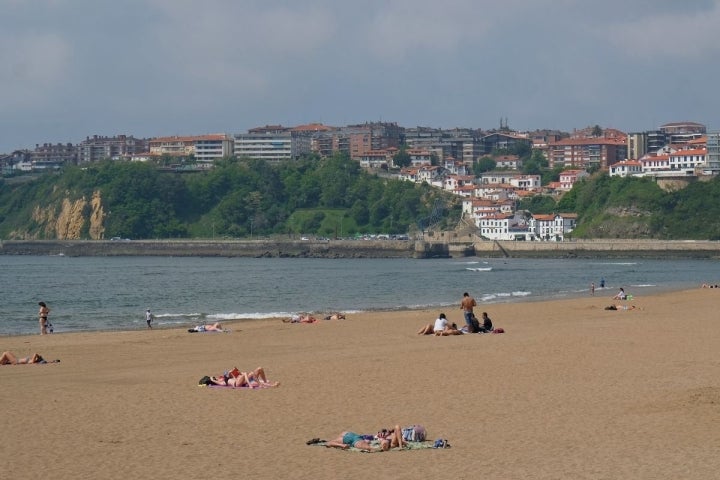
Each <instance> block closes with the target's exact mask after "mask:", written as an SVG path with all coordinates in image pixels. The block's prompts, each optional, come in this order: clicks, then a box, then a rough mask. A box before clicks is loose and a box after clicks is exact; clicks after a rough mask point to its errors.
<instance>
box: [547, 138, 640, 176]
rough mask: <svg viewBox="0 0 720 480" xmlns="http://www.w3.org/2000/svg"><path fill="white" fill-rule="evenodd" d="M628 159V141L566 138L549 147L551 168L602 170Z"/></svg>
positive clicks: (619, 139) (624, 139)
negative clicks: (593, 168)
mask: <svg viewBox="0 0 720 480" xmlns="http://www.w3.org/2000/svg"><path fill="white" fill-rule="evenodd" d="M626 158H627V139H626V137H624V136H623V137H618V138H604V137H603V138H600V137H596V138H565V139H562V140H558V141H557V142H552V143H550V144H549V145H548V161H549V163H550V168H555V167H556V166H558V165H560V166H562V167H565V168H582V169H588V168H592V167H595V168H601V169H608V168H609V167H610V165H612V164H614V163H617V162H620V161H622V160H625V159H626Z"/></svg>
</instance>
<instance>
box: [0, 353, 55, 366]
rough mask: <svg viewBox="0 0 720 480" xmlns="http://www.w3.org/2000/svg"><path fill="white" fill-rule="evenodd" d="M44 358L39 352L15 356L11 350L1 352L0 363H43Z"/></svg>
mask: <svg viewBox="0 0 720 480" xmlns="http://www.w3.org/2000/svg"><path fill="white" fill-rule="evenodd" d="M44 362H45V359H44V358H43V357H41V356H40V354H39V353H35V354H33V355H32V356H30V357H24V358H17V357H16V356H15V354H14V353H12V352H3V354H2V356H0V365H23V364H26V363H44Z"/></svg>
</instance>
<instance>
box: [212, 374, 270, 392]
mask: <svg viewBox="0 0 720 480" xmlns="http://www.w3.org/2000/svg"><path fill="white" fill-rule="evenodd" d="M271 383H272V382H268V383H262V382H259V383H254V384H253V385H243V386H242V387H236V386H234V385H217V384H215V383H213V381H212V379H211V378H210V377H208V376H207V375H206V376H204V377H202V378H201V379H200V381H199V382H198V386H199V387H210V388H230V389H235V390H239V389H247V390H259V389H261V388H274V387H277V385H272V384H271Z"/></svg>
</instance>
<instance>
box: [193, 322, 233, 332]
mask: <svg viewBox="0 0 720 480" xmlns="http://www.w3.org/2000/svg"><path fill="white" fill-rule="evenodd" d="M224 331H225V330H223V328H222V325H220V322H215V323H212V324H207V325H198V326H196V327H193V328H191V329H189V330H188V332H190V333H195V332H224Z"/></svg>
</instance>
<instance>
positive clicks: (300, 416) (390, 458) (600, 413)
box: [0, 288, 720, 480]
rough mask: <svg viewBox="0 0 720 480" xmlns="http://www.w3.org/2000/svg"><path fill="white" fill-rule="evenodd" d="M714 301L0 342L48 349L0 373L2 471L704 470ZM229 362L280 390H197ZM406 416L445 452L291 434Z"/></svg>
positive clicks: (716, 339)
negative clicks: (465, 319)
mask: <svg viewBox="0 0 720 480" xmlns="http://www.w3.org/2000/svg"><path fill="white" fill-rule="evenodd" d="M460 293H461V292H460ZM471 293H472V292H471ZM459 300H460V295H458V302H459ZM719 302H720V290H717V289H701V288H698V289H695V290H690V291H684V292H672V293H663V294H658V295H655V296H647V297H636V298H634V299H633V301H632V302H625V305H630V304H633V305H635V306H636V307H637V308H636V309H634V310H618V311H608V310H605V309H604V307H606V306H608V305H610V304H613V303H617V302H615V301H613V300H611V299H610V298H609V295H604V296H595V297H591V296H588V297H585V298H578V299H571V300H562V301H550V302H525V303H513V304H496V305H488V306H486V308H485V309H486V310H487V311H488V313H489V314H490V317H491V318H492V319H493V321H494V323H495V326H496V327H502V328H504V329H505V333H504V334H499V335H494V334H482V335H477V334H475V335H462V336H454V337H435V336H421V335H417V334H416V332H417V330H418V329H419V328H420V327H421V326H422V325H423V324H426V323H430V322H432V321H433V320H434V319H435V318H436V316H437V315H438V314H439V313H440V311H439V310H426V311H404V312H374V313H367V314H355V315H349V316H348V319H347V320H337V321H320V322H319V323H317V324H287V323H283V322H281V321H280V320H279V319H273V320H258V321H243V322H237V323H229V324H227V325H226V326H227V327H229V328H231V329H232V332H230V333H198V334H190V333H188V332H187V329H186V328H185V329H155V330H151V331H148V330H138V331H130V332H102V333H73V334H54V335H46V336H40V335H34V336H13V337H3V338H2V339H0V343H1V345H0V350H10V351H12V352H15V353H17V354H19V355H27V354H30V353H33V352H39V353H41V354H42V355H43V356H44V357H45V358H46V359H55V358H57V359H60V360H61V362H60V363H57V364H47V365H17V366H2V367H0V382H1V384H2V388H1V389H0V399H1V400H2V404H3V413H2V424H1V425H2V432H3V437H4V438H3V442H2V445H1V446H0V459H1V460H2V464H3V465H4V467H3V470H4V474H3V477H4V478H12V479H36V478H49V479H53V480H56V479H81V478H88V479H97V478H104V479H126V478H154V479H171V478H172V479H200V478H208V477H211V478H219V479H224V478H255V479H277V478H300V479H302V478H313V479H337V478H360V477H363V478H389V479H390V478H391V479H404V478H413V479H415V478H459V479H462V478H468V479H469V478H484V479H681V478H682V479H709V478H717V476H718V471H720V455H718V452H719V451H720V428H718V426H719V424H720V380H719V379H720V360H719V359H718V346H719V345H720V322H718V315H717V305H718V303H719ZM482 310H483V307H480V310H479V311H482ZM445 313H446V314H447V315H448V318H449V319H450V321H451V322H457V323H458V324H461V323H462V314H461V311H460V310H459V308H457V309H448V310H445ZM234 366H237V367H239V368H240V369H241V370H250V369H252V368H255V367H257V366H263V367H265V369H266V371H267V374H268V377H269V378H270V380H275V381H280V382H281V383H282V384H281V386H280V387H278V388H274V389H258V390H249V389H217V388H206V387H198V386H197V382H198V380H199V379H200V378H201V377H202V376H204V375H213V374H218V373H222V372H223V371H224V370H229V369H231V368H232V367H234ZM414 423H420V424H422V425H424V426H425V427H426V429H427V431H428V435H429V438H431V439H436V438H446V439H447V440H448V441H449V443H450V444H451V445H452V448H450V449H444V450H432V449H427V450H404V451H390V452H383V453H373V454H365V453H356V452H348V451H341V450H336V449H329V448H324V447H318V446H307V445H306V444H305V442H306V441H307V440H309V439H311V438H313V437H320V438H323V439H330V438H332V437H335V436H337V434H339V433H340V432H342V431H344V430H353V431H357V432H360V433H374V432H376V431H378V430H379V429H381V428H383V427H388V426H391V425H394V424H401V425H409V424H414Z"/></svg>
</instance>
